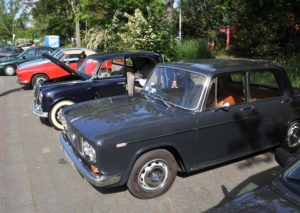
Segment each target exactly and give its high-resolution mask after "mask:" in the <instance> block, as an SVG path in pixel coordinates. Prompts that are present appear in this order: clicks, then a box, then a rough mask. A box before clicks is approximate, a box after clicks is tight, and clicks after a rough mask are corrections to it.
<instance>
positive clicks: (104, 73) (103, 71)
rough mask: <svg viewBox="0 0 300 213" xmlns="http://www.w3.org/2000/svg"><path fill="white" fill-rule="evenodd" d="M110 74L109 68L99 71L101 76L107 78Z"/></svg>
mask: <svg viewBox="0 0 300 213" xmlns="http://www.w3.org/2000/svg"><path fill="white" fill-rule="evenodd" d="M109 76H110V72H109V70H107V69H101V70H100V72H99V73H98V77H99V78H106V77H109Z"/></svg>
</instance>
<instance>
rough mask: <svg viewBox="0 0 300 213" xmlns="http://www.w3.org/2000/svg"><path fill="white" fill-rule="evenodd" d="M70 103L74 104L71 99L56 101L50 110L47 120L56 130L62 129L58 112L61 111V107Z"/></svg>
mask: <svg viewBox="0 0 300 213" xmlns="http://www.w3.org/2000/svg"><path fill="white" fill-rule="evenodd" d="M72 104H74V102H73V101H69V100H65V101H59V102H57V103H56V104H55V105H54V106H53V107H52V109H51V110H50V113H49V121H50V123H51V125H52V126H53V127H54V128H55V129H57V130H62V129H63V125H62V123H61V120H60V112H61V110H62V108H63V107H65V106H69V105H72Z"/></svg>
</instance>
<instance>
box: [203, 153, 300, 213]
mask: <svg viewBox="0 0 300 213" xmlns="http://www.w3.org/2000/svg"><path fill="white" fill-rule="evenodd" d="M275 159H276V160H277V162H278V163H279V164H280V165H281V166H283V167H285V169H284V170H283V171H281V172H280V173H279V174H277V175H276V176H275V178H274V179H273V181H272V183H271V184H270V185H267V186H265V187H263V188H259V189H256V190H254V191H250V192H247V193H245V194H242V195H240V196H238V197H236V198H234V199H233V200H231V201H230V202H227V203H225V204H220V205H218V206H217V207H215V208H213V209H210V210H209V211H208V212H210V213H227V212H228V213H229V212H243V213H257V212H300V175H299V174H300V157H299V156H297V155H292V154H288V153H286V151H285V150H283V149H281V148H277V149H276V151H275Z"/></svg>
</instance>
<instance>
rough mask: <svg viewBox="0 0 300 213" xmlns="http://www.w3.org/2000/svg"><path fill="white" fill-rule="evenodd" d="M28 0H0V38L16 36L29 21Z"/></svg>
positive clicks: (29, 4) (29, 3)
mask: <svg viewBox="0 0 300 213" xmlns="http://www.w3.org/2000/svg"><path fill="white" fill-rule="evenodd" d="M31 3H32V2H31V1H30V0H0V20H1V21H0V38H2V39H6V40H8V39H9V40H10V39H12V35H13V34H15V35H16V36H18V34H19V31H20V30H23V29H25V27H26V24H27V23H28V21H29V8H30V6H31Z"/></svg>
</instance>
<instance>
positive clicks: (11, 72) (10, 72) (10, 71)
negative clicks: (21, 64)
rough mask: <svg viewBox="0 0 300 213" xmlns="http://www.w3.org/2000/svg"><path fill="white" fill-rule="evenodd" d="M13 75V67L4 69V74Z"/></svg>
mask: <svg viewBox="0 0 300 213" xmlns="http://www.w3.org/2000/svg"><path fill="white" fill-rule="evenodd" d="M14 73H15V69H14V68H13V67H6V74H7V75H13V74H14Z"/></svg>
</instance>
